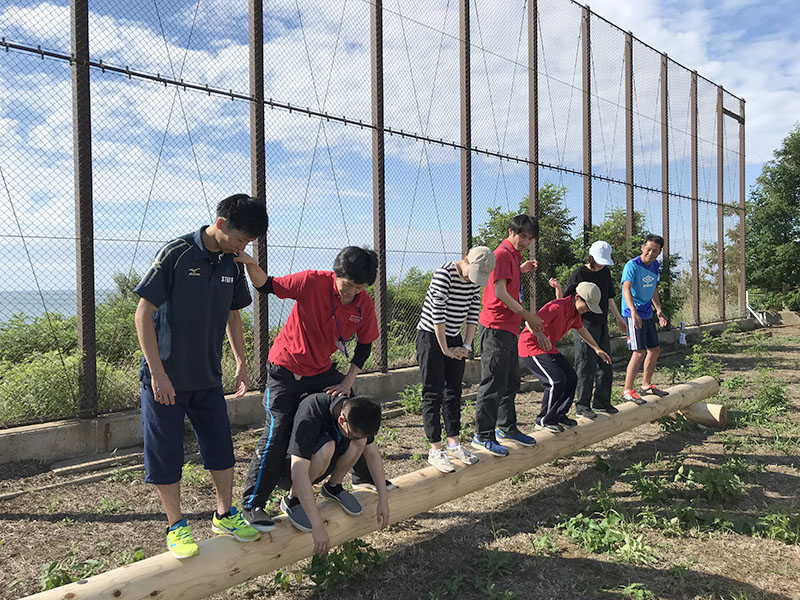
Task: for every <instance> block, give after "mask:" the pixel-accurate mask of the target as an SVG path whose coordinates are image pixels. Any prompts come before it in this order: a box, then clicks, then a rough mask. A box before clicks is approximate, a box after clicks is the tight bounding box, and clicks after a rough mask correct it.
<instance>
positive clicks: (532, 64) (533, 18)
mask: <svg viewBox="0 0 800 600" xmlns="http://www.w3.org/2000/svg"><path fill="white" fill-rule="evenodd" d="M528 157H529V160H530V162H529V163H528V212H529V213H530V215H531V216H533V217H534V218H536V219H538V218H539V6H538V1H537V0H529V2H528ZM530 255H531V258H532V259H533V260H537V259H538V258H539V237H538V236H537V237H536V238H534V240H533V243H532V244H531V246H530ZM530 289H531V295H530V309H531V310H533V311H535V310H536V307H538V306H539V290H538V286H537V285H536V274H535V273H534V276H533V277H532V278H531V286H530Z"/></svg>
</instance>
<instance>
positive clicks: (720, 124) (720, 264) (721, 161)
mask: <svg viewBox="0 0 800 600" xmlns="http://www.w3.org/2000/svg"><path fill="white" fill-rule="evenodd" d="M722 93H723V92H722V86H721V85H718V86H717V288H718V289H717V292H718V293H719V318H720V320H722V321H724V320H725V211H724V210H723V203H724V202H725V178H724V175H725V143H724V137H725V121H724V118H725V115H724V114H723V99H722V98H723V96H722Z"/></svg>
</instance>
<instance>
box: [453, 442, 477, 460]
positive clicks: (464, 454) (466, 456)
mask: <svg viewBox="0 0 800 600" xmlns="http://www.w3.org/2000/svg"><path fill="white" fill-rule="evenodd" d="M446 452H447V456H449V457H450V458H455V459H456V460H460V461H461V462H462V463H464V464H465V465H474V464H475V463H476V462H478V460H479V459H478V457H477V456H475V455H474V454H473V453H472V452H470V451H469V450H467V449H466V448H464V446H462V445H461V444H459V445H458V446H456V447H455V448H451V447H450V446H448V447H447V450H446Z"/></svg>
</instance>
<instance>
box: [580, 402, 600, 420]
mask: <svg viewBox="0 0 800 600" xmlns="http://www.w3.org/2000/svg"><path fill="white" fill-rule="evenodd" d="M575 414H576V415H577V416H579V417H583V418H584V419H596V418H597V415H596V414H595V413H594V411H593V410H592V409H591V408H589V407H588V406H584V405H583V404H579V405H577V406H576V407H575Z"/></svg>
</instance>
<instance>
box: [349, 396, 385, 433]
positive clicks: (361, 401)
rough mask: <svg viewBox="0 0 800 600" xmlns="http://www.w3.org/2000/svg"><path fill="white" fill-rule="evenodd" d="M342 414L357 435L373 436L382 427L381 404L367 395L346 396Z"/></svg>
mask: <svg viewBox="0 0 800 600" xmlns="http://www.w3.org/2000/svg"><path fill="white" fill-rule="evenodd" d="M342 414H343V415H344V416H345V418H347V422H348V423H349V424H350V431H352V432H353V434H355V435H359V436H363V437H371V436H374V435H375V434H376V433H378V429H380V428H381V405H380V404H378V403H377V402H375V401H374V400H373V399H372V398H369V397H367V396H353V397H352V398H346V399H345V400H344V403H343V404H342Z"/></svg>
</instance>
